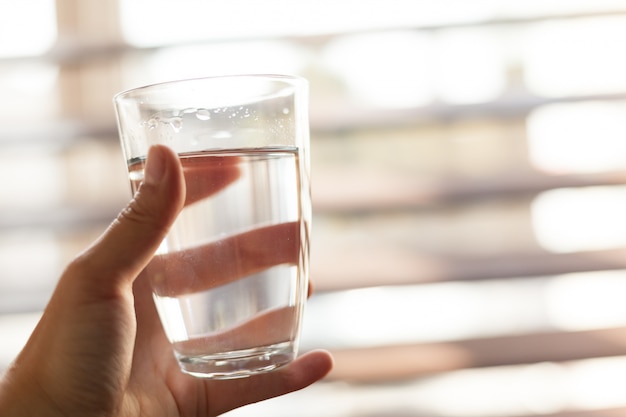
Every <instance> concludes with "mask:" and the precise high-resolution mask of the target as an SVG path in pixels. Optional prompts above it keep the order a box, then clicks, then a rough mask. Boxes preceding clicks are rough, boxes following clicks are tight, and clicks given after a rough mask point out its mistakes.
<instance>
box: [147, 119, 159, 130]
mask: <svg viewBox="0 0 626 417" xmlns="http://www.w3.org/2000/svg"><path fill="white" fill-rule="evenodd" d="M159 120H160V119H159V118H158V117H153V118H151V119H150V120H148V121H147V122H146V123H145V126H146V127H147V128H148V129H154V128H155V127H157V126H158V125H159Z"/></svg>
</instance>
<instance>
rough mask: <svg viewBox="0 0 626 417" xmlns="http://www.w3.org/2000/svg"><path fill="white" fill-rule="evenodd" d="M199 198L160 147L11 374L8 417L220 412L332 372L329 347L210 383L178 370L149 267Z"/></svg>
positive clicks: (4, 398)
mask: <svg viewBox="0 0 626 417" xmlns="http://www.w3.org/2000/svg"><path fill="white" fill-rule="evenodd" d="M231 174H232V172H231ZM229 175H230V174H228V175H224V176H223V179H224V184H223V185H225V183H227V182H228V181H229V180H228V178H231V177H229ZM217 183H219V181H218V182H217ZM217 183H216V184H217ZM223 185H220V186H223ZM186 191H187V192H186ZM214 191H217V190H214ZM194 199H195V197H194V190H191V189H190V190H185V181H184V178H183V173H182V170H181V167H180V163H179V162H178V159H177V158H176V156H175V155H174V154H173V153H172V152H171V151H169V150H168V149H167V148H165V147H161V146H157V147H153V148H152V149H151V150H150V154H149V157H148V162H147V166H146V177H145V180H144V183H143V184H142V186H141V187H140V189H139V191H138V192H137V193H136V195H135V198H134V199H133V200H132V201H131V203H130V204H129V206H128V207H127V208H126V209H125V210H123V211H122V213H121V214H120V215H119V216H118V218H117V219H116V220H115V221H114V222H113V223H112V224H111V226H110V227H109V229H108V230H107V231H106V232H105V233H104V234H103V236H102V237H101V238H100V239H98V240H97V241H96V242H95V243H94V244H93V245H92V246H91V247H90V248H88V249H87V250H86V251H85V252H84V253H82V254H81V255H80V256H78V257H77V258H76V259H75V260H74V261H73V262H72V263H70V265H69V266H68V267H67V269H66V270H65V272H64V273H63V275H62V276H61V279H60V280H59V283H58V286H57V288H56V289H55V292H54V293H53V295H52V298H51V300H50V303H49V305H48V306H47V307H46V309H45V311H44V314H43V316H42V319H41V321H40V323H39V324H38V326H37V327H36V329H35V331H34V332H33V334H32V336H31V338H30V339H29V341H28V342H27V344H26V346H25V347H24V349H23V351H22V352H21V353H20V355H19V356H18V358H17V359H16V360H15V362H14V364H13V365H12V367H11V368H10V369H9V370H8V371H7V373H6V375H5V377H4V380H3V381H2V383H1V384H0V414H1V415H3V416H31V415H32V416H42V415H45V416H75V415H76V416H78V415H80V416H150V417H160V416H173V417H174V416H178V417H183V416H216V415H219V414H222V413H224V412H226V411H229V410H231V409H234V408H237V407H240V406H243V405H245V404H249V403H252V402H256V401H261V400H264V399H267V398H271V397H275V396H279V395H283V394H286V393H288V392H291V391H295V390H298V389H301V388H304V387H306V386H308V385H309V384H311V383H313V382H315V381H317V380H319V379H320V378H322V377H323V376H324V375H325V374H326V373H327V372H328V371H329V370H330V368H331V366H332V359H331V358H330V355H329V354H328V353H326V352H323V351H315V352H310V353H308V354H306V355H303V356H301V357H300V358H298V359H297V360H295V361H294V362H292V363H291V364H290V365H288V366H285V367H283V368H281V369H278V370H276V371H274V372H270V373H265V374H259V375H254V376H251V377H248V378H243V379H234V380H222V381H216V380H205V379H198V378H194V377H191V376H189V375H186V374H183V373H182V372H181V371H180V370H179V367H178V364H177V363H176V360H175V358H174V356H173V355H172V353H171V347H170V345H169V342H168V341H167V339H166V337H165V335H164V333H163V330H162V327H161V325H160V322H159V320H158V317H157V314H156V310H155V307H154V303H153V301H152V296H151V288H150V283H149V282H147V279H145V277H144V276H142V275H141V271H142V270H143V269H144V268H145V266H146V265H148V263H149V262H150V260H151V259H152V256H153V254H154V252H155V251H156V249H157V248H158V246H159V244H160V242H161V241H162V240H163V238H164V237H165V235H166V233H167V231H168V229H169V227H170V226H171V224H172V222H173V221H174V219H175V218H176V216H177V214H178V212H179V211H180V210H181V209H182V207H183V205H184V204H185V201H186V200H187V203H189V202H191V201H193V200H194ZM137 277H139V278H138V279H136V278H137Z"/></svg>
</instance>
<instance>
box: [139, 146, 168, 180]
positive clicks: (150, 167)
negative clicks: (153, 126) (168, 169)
mask: <svg viewBox="0 0 626 417" xmlns="http://www.w3.org/2000/svg"><path fill="white" fill-rule="evenodd" d="M164 174H165V159H164V158H163V152H162V151H161V150H160V149H159V148H158V147H157V146H152V147H151V148H150V150H148V158H147V161H146V168H145V172H144V182H145V183H146V184H149V185H157V184H158V183H159V182H161V179H162V178H163V175H164Z"/></svg>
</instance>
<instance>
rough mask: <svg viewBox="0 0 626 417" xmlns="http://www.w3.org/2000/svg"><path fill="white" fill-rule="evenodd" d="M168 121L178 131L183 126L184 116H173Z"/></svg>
mask: <svg viewBox="0 0 626 417" xmlns="http://www.w3.org/2000/svg"><path fill="white" fill-rule="evenodd" d="M168 123H169V125H170V126H172V129H174V130H175V131H176V132H178V131H179V130H180V129H181V128H182V127H183V119H182V117H172V118H171V119H170V120H169V122H168Z"/></svg>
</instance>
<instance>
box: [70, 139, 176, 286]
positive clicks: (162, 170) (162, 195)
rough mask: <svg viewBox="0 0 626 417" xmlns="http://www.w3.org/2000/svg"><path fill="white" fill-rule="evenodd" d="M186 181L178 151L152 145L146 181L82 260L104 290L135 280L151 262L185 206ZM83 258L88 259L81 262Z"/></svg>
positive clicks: (85, 272) (145, 174) (79, 261)
mask: <svg viewBox="0 0 626 417" xmlns="http://www.w3.org/2000/svg"><path fill="white" fill-rule="evenodd" d="M184 201H185V181H184V176H183V171H182V168H181V165H180V162H179V160H178V157H177V156H176V154H175V153H174V152H173V151H172V150H170V149H169V148H167V147H166V146H162V145H155V146H153V147H151V148H150V150H149V152H148V157H147V160H146V165H145V170H144V181H143V183H142V184H141V185H140V187H139V189H138V191H137V192H136V193H135V195H134V197H133V199H132V200H131V201H130V203H129V204H128V206H126V208H125V209H123V210H122V211H121V212H120V214H119V215H118V217H117V218H116V219H115V220H114V221H113V223H111V225H110V226H109V228H108V229H107V230H106V231H105V232H104V234H103V235H102V236H101V237H100V238H99V239H98V240H97V241H96V242H95V243H94V244H93V245H92V246H91V247H90V248H89V249H87V250H86V251H85V252H84V253H83V254H82V255H81V256H80V257H79V259H78V260H77V261H78V263H81V264H82V265H83V268H85V267H86V268H88V270H86V271H85V270H83V271H82V272H83V273H84V274H87V275H90V280H93V279H96V280H97V279H98V278H99V277H101V278H102V282H100V283H99V285H101V287H100V288H101V289H104V288H110V289H115V288H119V285H123V284H125V283H128V284H130V283H132V282H133V281H134V279H135V278H136V277H137V275H139V273H140V272H141V271H142V269H143V268H144V267H145V266H146V265H147V264H148V262H150V259H152V256H153V255H154V253H155V252H156V250H157V249H158V247H159V245H160V244H161V241H162V240H163V239H164V238H165V236H166V234H167V232H168V230H169V228H170V226H171V225H172V223H173V222H174V220H175V219H176V216H177V215H178V213H179V212H180V210H181V209H182V207H183V204H184ZM81 260H82V261H83V262H81Z"/></svg>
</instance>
